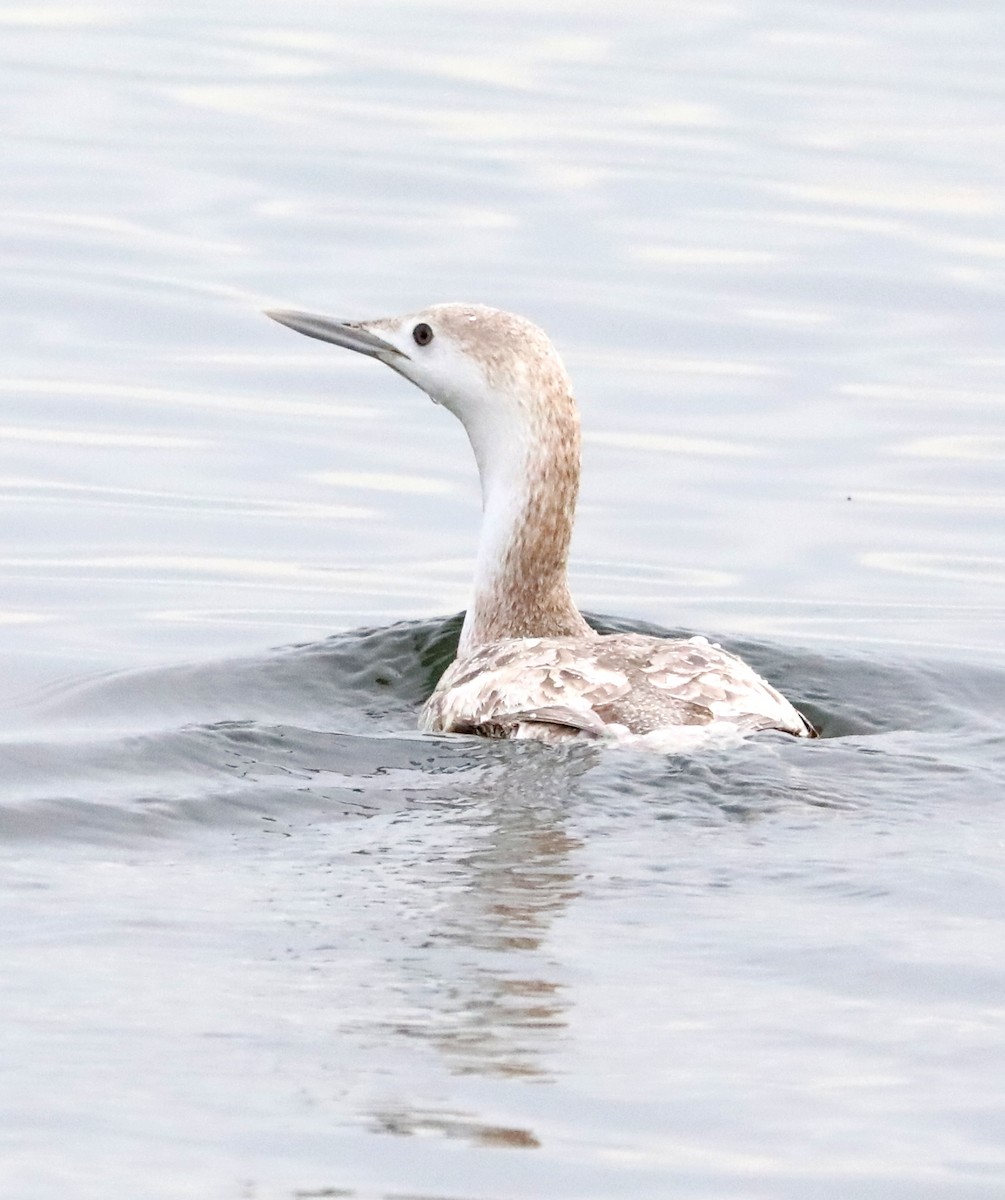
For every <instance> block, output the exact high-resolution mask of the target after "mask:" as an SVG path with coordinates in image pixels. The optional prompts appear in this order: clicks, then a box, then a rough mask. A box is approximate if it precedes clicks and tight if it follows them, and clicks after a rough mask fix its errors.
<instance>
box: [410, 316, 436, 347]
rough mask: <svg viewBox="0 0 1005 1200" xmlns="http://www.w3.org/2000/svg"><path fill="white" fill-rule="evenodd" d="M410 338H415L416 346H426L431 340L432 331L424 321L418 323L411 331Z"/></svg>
mask: <svg viewBox="0 0 1005 1200" xmlns="http://www.w3.org/2000/svg"><path fill="white" fill-rule="evenodd" d="M412 337H413V338H415V344H416V345H417V346H428V345H429V343H430V342H431V341H432V340H433V331H432V330H431V329H430V328H429V326H428V325H427V324H426V322H425V321H420V322H419V324H418V325H416V327H415V328H414V329H413V330H412Z"/></svg>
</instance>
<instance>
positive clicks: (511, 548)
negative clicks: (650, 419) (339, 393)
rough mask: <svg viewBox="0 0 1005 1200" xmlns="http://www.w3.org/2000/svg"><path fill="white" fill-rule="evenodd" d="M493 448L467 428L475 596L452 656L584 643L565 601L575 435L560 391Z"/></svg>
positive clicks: (573, 418) (523, 412) (580, 625)
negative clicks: (476, 532) (531, 640)
mask: <svg viewBox="0 0 1005 1200" xmlns="http://www.w3.org/2000/svg"><path fill="white" fill-rule="evenodd" d="M516 413H517V416H516V420H515V422H514V427H513V428H505V429H503V430H498V429H497V430H496V436H495V438H494V440H492V441H491V442H488V443H487V442H486V440H485V439H484V438H481V439H479V438H478V437H477V434H476V431H475V430H473V429H471V428H469V430H468V433H469V436H470V437H471V442H472V447H473V448H474V451H475V457H476V459H477V460H478V467H479V472H480V475H481V482H482V511H483V516H482V529H481V536H480V538H479V544H478V557H477V563H476V567H475V579H474V588H473V592H472V597H471V603H470V605H469V607H468V612H467V616H466V618H465V621H464V628H463V630H462V632H461V642H460V646H459V648H458V652H459V653H461V654H463V653H466V652H467V651H469V650H471V649H473V648H474V647H475V646H478V645H482V644H484V643H485V642H490V641H495V640H497V639H500V638H518V637H564V636H589V635H590V633H591V631H590V628H589V626H588V625H587V624H586V622H585V621H584V620H583V618H582V616H581V615H580V613H579V610H578V609H577V608H576V606H575V604H574V603H573V600H572V596H571V595H570V592H569V583H568V576H567V571H568V560H569V544H570V542H571V540H572V527H573V520H574V517H575V511H576V498H577V495H578V493H579V468H580V433H579V414H578V412H577V411H576V404H575V401H574V400H573V399H572V397H571V396H570V395H568V394H567V393H566V392H563V393H562V394H560V395H554V394H552V395H550V396H545V397H539V398H535V400H534V401H533V402H531V403H529V404H526V405H523V406H521V407H519V408H518V409H517V410H516Z"/></svg>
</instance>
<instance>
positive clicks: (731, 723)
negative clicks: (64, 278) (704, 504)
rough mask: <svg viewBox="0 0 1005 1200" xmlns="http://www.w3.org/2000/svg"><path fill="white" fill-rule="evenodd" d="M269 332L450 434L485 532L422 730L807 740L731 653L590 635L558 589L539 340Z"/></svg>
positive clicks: (469, 332) (570, 486) (576, 470)
mask: <svg viewBox="0 0 1005 1200" xmlns="http://www.w3.org/2000/svg"><path fill="white" fill-rule="evenodd" d="M265 315H266V316H269V317H271V318H272V319H273V320H275V321H278V322H279V323H280V324H282V325H285V326H287V327H288V328H290V329H293V330H295V331H296V332H298V333H301V334H305V335H306V336H307V337H311V338H317V339H318V340H320V341H323V342H330V343H332V344H334V345H336V346H342V347H344V348H346V349H348V350H354V351H356V352H357V353H358V354H363V355H366V356H368V357H370V358H375V359H377V361H378V362H382V363H384V364H385V365H386V366H388V367H390V368H391V369H392V370H393V371H396V372H397V373H398V374H399V375H402V376H404V378H405V379H407V380H409V381H410V382H411V383H413V384H415V385H416V386H418V387H419V388H420V389H421V390H422V391H424V392H425V393H426V394H427V395H428V396H429V397H430V399H432V400H433V402H434V403H435V404H438V405H442V406H443V407H444V408H445V409H447V410H448V411H449V412H451V413H452V414H453V415H454V416H455V417H457V418H458V419H459V420H460V421H461V423H462V424H463V426H464V428H465V430H466V432H467V435H468V440H469V441H470V443H471V448H472V450H473V452H474V457H475V461H476V463H477V466H478V474H479V478H480V482H481V496H482V523H481V530H480V534H479V539H478V546H477V552H476V557H475V569H474V581H473V585H472V589H471V597H470V602H469V604H468V607H467V610H466V612H465V616H464V622H463V626H462V628H461V634H460V640H459V643H458V647H457V654H456V657H455V658H454V660H453V662H452V663H451V664H450V665H449V666H448V667H447V669H446V671H445V672H444V673H443V675H442V676H441V678H440V680H439V682H438V683H437V685H436V687H435V689H434V691H433V693H432V695H430V696H429V698H428V699H427V701H426V703H425V705H424V707H423V708H422V710H421V713H420V715H419V727H420V729H422V730H425V731H427V732H431V733H463V734H476V735H481V736H482V737H488V738H515V739H533V740H536V741H539V742H550V743H561V742H565V741H568V740H570V739H573V740H584V739H585V740H594V741H602V742H608V743H615V744H624V745H636V746H640V747H643V748H652V749H656V750H660V749H665V748H667V747H669V748H674V747H676V746H678V745H680V744H681V743H682V741H684V742H688V743H690V742H691V741H694V740H697V739H700V738H701V737H703V736H705V737H707V736H709V735H712V734H713V733H715V732H719V733H726V734H734V735H739V736H741V737H745V736H746V735H747V734H750V733H756V732H758V731H764V730H780V731H783V732H785V733H789V734H792V735H794V736H795V737H813V736H815V734H816V731H815V730H814V728H813V726H812V725H811V724H810V722H809V721H808V720H807V719H806V718H805V717H803V716H802V714H801V713H799V712H798V711H797V709H796V708H795V707H794V706H793V705H792V704H791V703H790V702H789V701H788V700H786V699H785V697H784V696H782V695H781V693H780V692H778V691H777V690H776V689H775V688H774V687H773V686H772V685H771V684H770V683H768V682H767V681H766V680H765V679H762V678H761V677H760V676H759V675H758V674H757V673H756V672H755V671H754V670H753V669H752V668H751V667H750V666H748V665H747V664H746V663H745V662H744V661H743V660H742V659H740V658H739V657H737V656H736V655H734V654H732V653H730V652H729V651H727V650H724V649H723V648H722V647H721V646H720V645H718V644H717V643H713V642H711V641H709V640H708V639H707V638H705V637H677V638H672V637H668V638H662V637H655V636H649V635H644V634H639V633H613V634H601V633H598V632H596V631H594V630H593V629H592V628H591V627H590V625H588V624H587V622H586V620H585V618H584V617H583V616H582V614H581V613H580V611H579V609H578V608H577V607H576V605H575V603H574V601H573V599H572V595H571V592H570V590H569V581H568V559H569V544H570V541H571V537H572V529H573V522H574V517H575V509H576V499H577V495H578V492H579V479H580V443H581V435H580V422H579V414H578V409H577V405H576V401H575V399H574V398H573V392H572V385H571V382H570V379H569V376H568V374H567V372H566V369H565V366H564V365H563V363H562V360H561V358H560V356H559V353H558V351H557V350H556V349H555V347H554V345H553V344H552V342H551V340H550V339H549V337H548V336H547V334H545V333H544V331H543V330H542V329H540V328H538V326H537V325H535V324H534V323H533V322H531V321H530V320H528V319H527V318H525V317H521V316H517V315H516V314H513V313H509V312H505V311H503V310H501V309H496V308H490V307H486V306H485V305H480V304H454V303H451V304H435V305H433V306H431V307H429V308H425V309H422V310H420V311H418V312H414V313H409V314H408V315H406V316H397V317H381V318H378V319H375V320H353V321H349V320H337V319H335V318H332V317H327V316H320V315H316V314H312V313H305V312H298V311H293V310H285V309H283V310H269V311H267V312H266V314H265Z"/></svg>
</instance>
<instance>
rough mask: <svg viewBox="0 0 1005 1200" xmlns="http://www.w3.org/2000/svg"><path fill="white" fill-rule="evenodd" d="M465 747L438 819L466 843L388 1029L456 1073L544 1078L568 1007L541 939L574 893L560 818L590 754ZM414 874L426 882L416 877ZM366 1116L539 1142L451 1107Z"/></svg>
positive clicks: (384, 1125)
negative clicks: (458, 785) (446, 813)
mask: <svg viewBox="0 0 1005 1200" xmlns="http://www.w3.org/2000/svg"><path fill="white" fill-rule="evenodd" d="M471 753H472V754H473V755H478V756H481V758H482V759H483V761H484V764H485V766H486V768H487V769H486V770H484V771H483V772H482V773H481V774H480V776H479V777H478V779H477V782H476V783H474V784H469V785H467V786H466V789H465V794H464V796H463V797H458V798H456V799H455V801H454V802H453V804H454V809H453V812H452V814H451V816H450V817H449V818H448V819H449V820H451V821H456V822H458V824H459V825H460V824H463V827H464V843H465V844H464V850H463V852H462V853H460V854H459V855H458V857H457V859H456V863H455V867H456V870H455V872H454V873H453V876H452V883H451V886H450V887H449V890H448V891H447V892H446V893H445V896H444V902H443V903H442V904H440V905H438V906H436V907H435V908H434V910H433V911H431V912H430V914H429V915H430V924H429V927H428V931H427V936H426V939H425V941H424V944H423V947H422V950H423V953H422V955H421V956H419V957H418V958H417V959H415V960H413V961H412V962H411V964H410V969H411V972H412V974H413V978H412V979H411V980H410V983H411V985H412V986H411V988H410V997H411V999H412V1001H413V1005H412V1006H410V1014H409V1019H408V1020H405V1021H402V1020H398V1021H395V1022H394V1024H393V1025H390V1026H389V1031H390V1032H392V1033H393V1035H394V1036H397V1037H407V1038H410V1039H412V1038H415V1039H422V1040H425V1041H426V1042H427V1043H429V1044H432V1045H434V1046H435V1047H436V1048H437V1050H438V1051H439V1052H440V1053H441V1054H442V1055H443V1057H444V1059H445V1060H446V1062H447V1065H448V1067H449V1069H450V1070H451V1071H452V1072H454V1073H456V1074H478V1075H491V1076H495V1077H504V1078H510V1079H516V1078H519V1079H526V1080H531V1081H538V1082H542V1081H547V1080H548V1079H550V1078H551V1075H552V1068H551V1066H550V1063H551V1061H552V1059H553V1057H554V1055H555V1054H556V1053H557V1051H558V1049H559V1048H560V1045H561V1042H562V1039H563V1036H564V1031H565V1029H566V1026H567V1011H568V1006H569V999H568V992H567V989H566V986H565V982H564V980H563V978H562V971H561V969H560V967H559V964H558V963H557V961H556V960H555V958H553V957H552V956H551V955H550V954H549V952H548V938H549V935H550V932H551V930H552V927H553V924H554V922H555V919H556V917H558V916H560V914H561V913H562V912H563V910H564V909H565V907H566V905H567V904H568V902H569V901H570V899H572V898H573V897H575V896H576V894H577V888H576V867H575V863H574V856H575V853H576V851H577V849H578V848H579V847H580V844H581V843H580V842H579V841H578V840H577V839H576V838H575V837H574V836H572V835H571V834H569V833H568V832H567V831H566V828H565V826H566V822H567V819H568V811H569V801H570V796H571V795H572V793H573V792H574V789H575V782H576V780H577V778H578V777H579V776H580V775H581V774H582V773H583V772H584V771H585V770H586V769H587V768H588V767H589V765H590V764H591V763H592V761H593V760H594V756H595V751H593V750H592V749H591V748H589V747H586V746H584V747H581V748H580V747H575V748H570V749H568V750H563V751H560V752H556V751H555V749H554V748H552V747H547V746H539V745H537V744H533V743H527V744H520V743H506V744H491V743H489V744H485V743H482V744H480V745H477V746H476V747H475V748H473V749H472V751H471ZM412 883H413V885H414V886H415V887H424V886H426V885H425V883H424V881H423V879H422V878H421V877H416V878H415V879H414V880H413V881H412ZM371 1123H372V1125H373V1127H374V1128H376V1129H379V1130H382V1131H386V1132H393V1133H399V1134H407V1133H418V1132H427V1133H428V1132H437V1133H439V1134H441V1135H443V1136H448V1137H464V1138H466V1139H468V1140H474V1141H476V1142H478V1143H480V1144H487V1145H494V1146H510V1147H521V1148H532V1147H534V1146H536V1145H537V1144H538V1142H537V1138H536V1136H535V1134H534V1133H533V1132H532V1131H531V1130H528V1129H525V1128H509V1127H505V1126H500V1125H495V1124H492V1125H489V1124H485V1123H484V1122H483V1121H481V1120H479V1119H478V1118H477V1117H476V1116H475V1115H474V1114H465V1113H462V1112H457V1111H437V1112H430V1111H423V1110H419V1109H410V1108H408V1107H403V1106H401V1105H400V1104H395V1105H387V1106H383V1107H382V1108H380V1109H379V1110H374V1111H372V1112H371Z"/></svg>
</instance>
